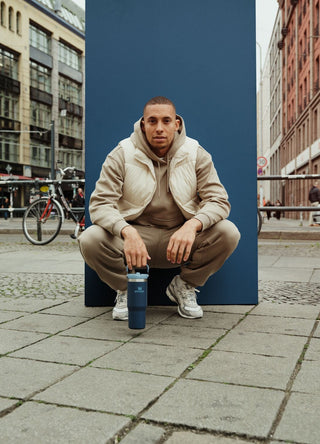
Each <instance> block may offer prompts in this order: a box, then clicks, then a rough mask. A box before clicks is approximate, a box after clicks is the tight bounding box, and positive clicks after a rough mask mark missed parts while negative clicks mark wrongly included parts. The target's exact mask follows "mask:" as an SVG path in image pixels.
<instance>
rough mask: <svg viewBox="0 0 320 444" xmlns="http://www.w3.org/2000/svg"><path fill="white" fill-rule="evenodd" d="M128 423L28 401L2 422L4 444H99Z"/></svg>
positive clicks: (120, 417) (111, 417) (97, 413)
mask: <svg viewBox="0 0 320 444" xmlns="http://www.w3.org/2000/svg"><path fill="white" fill-rule="evenodd" d="M129 422H130V419H129V418H126V417H123V416H115V415H108V414H105V413H99V412H85V411H81V410H78V409H72V408H65V407H57V406H54V405H45V404H38V403H35V402H27V403H25V404H24V405H22V406H21V407H19V408H18V409H16V410H14V411H13V412H12V413H10V414H9V415H7V416H5V417H4V418H2V419H1V440H2V442H3V443H6V444H16V443H24V444H52V443H55V444H66V443H68V444H79V443H90V444H95V443H96V444H101V443H105V442H106V441H107V440H108V439H111V438H112V437H113V436H114V435H115V434H116V433H117V432H118V431H119V430H121V429H122V428H124V427H125V426H126V425H127V424H128V423H129Z"/></svg>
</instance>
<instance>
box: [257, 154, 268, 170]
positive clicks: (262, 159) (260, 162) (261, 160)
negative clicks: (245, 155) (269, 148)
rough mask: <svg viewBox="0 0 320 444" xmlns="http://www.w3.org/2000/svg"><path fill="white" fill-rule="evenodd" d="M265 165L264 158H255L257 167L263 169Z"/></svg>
mask: <svg viewBox="0 0 320 444" xmlns="http://www.w3.org/2000/svg"><path fill="white" fill-rule="evenodd" d="M267 163H268V161H267V159H266V158H265V157H263V156H260V157H258V158H257V165H258V167H260V168H265V167H266V166H267Z"/></svg>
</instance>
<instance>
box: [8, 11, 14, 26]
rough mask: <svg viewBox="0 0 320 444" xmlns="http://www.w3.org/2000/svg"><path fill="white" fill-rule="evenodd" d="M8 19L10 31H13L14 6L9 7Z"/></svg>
mask: <svg viewBox="0 0 320 444" xmlns="http://www.w3.org/2000/svg"><path fill="white" fill-rule="evenodd" d="M8 19H9V29H10V31H13V8H12V7H11V6H10V8H9V14H8Z"/></svg>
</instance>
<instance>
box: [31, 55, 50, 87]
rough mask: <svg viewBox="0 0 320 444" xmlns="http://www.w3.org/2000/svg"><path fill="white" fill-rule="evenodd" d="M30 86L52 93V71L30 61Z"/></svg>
mask: <svg viewBox="0 0 320 444" xmlns="http://www.w3.org/2000/svg"><path fill="white" fill-rule="evenodd" d="M30 85H31V86H33V87H34V88H37V89H41V91H45V92H47V93H50V92H51V70H50V69H49V68H46V67H45V66H42V65H39V64H38V63H36V62H32V61H30Z"/></svg>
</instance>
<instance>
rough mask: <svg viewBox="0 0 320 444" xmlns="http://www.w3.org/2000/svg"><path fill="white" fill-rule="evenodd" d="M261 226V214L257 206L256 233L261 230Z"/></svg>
mask: <svg viewBox="0 0 320 444" xmlns="http://www.w3.org/2000/svg"><path fill="white" fill-rule="evenodd" d="M261 227H262V216H261V213H260V210H259V208H258V234H259V233H260V231H261Z"/></svg>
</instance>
